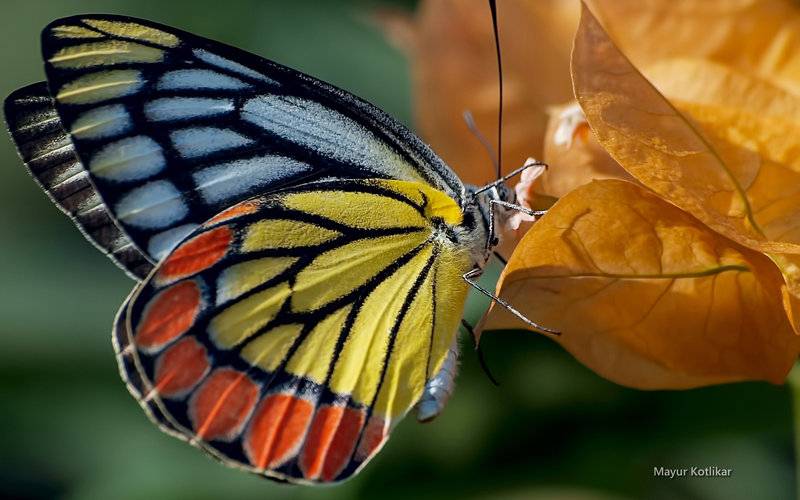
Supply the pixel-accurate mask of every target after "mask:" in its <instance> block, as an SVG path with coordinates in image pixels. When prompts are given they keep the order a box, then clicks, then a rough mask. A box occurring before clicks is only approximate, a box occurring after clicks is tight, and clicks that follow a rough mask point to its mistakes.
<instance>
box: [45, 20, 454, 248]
mask: <svg viewBox="0 0 800 500" xmlns="http://www.w3.org/2000/svg"><path fill="white" fill-rule="evenodd" d="M42 50H43V57H44V59H45V61H46V64H45V69H46V73H47V80H48V85H49V92H50V94H51V95H52V98H53V106H54V109H55V111H56V113H57V115H58V117H59V122H58V124H59V127H60V128H61V129H62V130H63V131H64V133H65V134H66V136H67V137H68V138H69V141H70V142H71V144H72V146H73V151H74V155H73V156H77V158H78V159H79V160H80V162H81V163H82V165H83V166H85V169H84V171H85V172H86V175H87V176H88V179H89V180H90V182H91V184H92V185H93V186H94V188H95V189H96V193H97V194H98V195H99V198H100V199H101V200H102V201H103V203H104V209H105V211H107V212H108V213H109V214H110V215H111V217H112V219H113V221H114V222H115V223H116V225H117V226H118V227H119V228H121V230H122V231H123V233H124V234H125V235H126V236H127V237H128V238H129V239H130V241H132V242H133V244H134V245H135V247H136V248H137V249H138V250H139V251H140V253H141V254H142V255H144V256H145V257H146V258H147V259H148V260H149V261H151V262H157V261H158V260H160V259H161V258H162V257H163V256H164V255H166V254H167V253H168V252H169V251H170V249H171V248H172V247H173V246H174V245H175V244H176V243H177V242H178V241H180V240H181V239H182V238H183V237H185V236H186V235H187V234H189V233H190V232H191V231H193V230H194V229H196V228H197V226H198V225H199V224H200V223H202V222H203V221H205V220H207V219H208V218H210V217H211V216H213V215H214V214H215V213H218V212H220V211H222V210H223V209H225V208H227V207H229V206H231V205H233V204H235V203H237V202H239V201H242V200H245V199H247V198H250V197H252V196H255V195H257V194H260V193H265V192H269V191H271V190H274V189H277V188H280V187H285V186H288V185H294V184H297V183H300V182H308V181H310V180H313V179H319V178H392V179H400V180H407V181H414V182H421V183H424V184H428V185H430V186H432V187H435V188H436V189H438V190H440V191H443V192H445V193H446V194H447V195H449V196H450V197H451V198H453V199H455V200H456V202H457V203H459V204H461V202H462V199H463V198H462V196H463V185H462V184H461V182H460V181H459V180H458V178H457V177H456V176H455V175H454V174H453V172H452V171H451V170H450V169H449V168H448V167H447V166H446V165H444V164H443V163H442V162H441V160H439V159H438V157H437V156H436V155H435V154H434V153H433V152H432V151H431V150H430V149H429V148H428V147H427V146H426V145H424V144H423V143H422V142H421V141H420V140H419V139H418V138H416V137H415V136H414V135H413V134H412V133H411V132H409V131H408V130H407V129H405V128H404V127H403V126H402V125H400V124H398V123H397V122H396V121H394V120H393V119H391V118H390V117H389V116H387V115H386V114H385V113H383V112H381V111H380V110H378V109H376V108H375V107H373V106H371V105H369V104H368V103H366V102H364V101H362V100H360V99H358V98H356V97H354V96H352V95H350V94H348V93H346V92H344V91H342V90H339V89H337V88H335V87H333V86H330V85H328V84H326V83H323V82H320V81H318V80H315V79H313V78H311V77H309V76H306V75H304V74H302V73H299V72H297V71H294V70H292V69H289V68H286V67H284V66H281V65H278V64H276V63H273V62H271V61H267V60H265V59H262V58H260V57H257V56H254V55H252V54H248V53H246V52H243V51H240V50H237V49H235V48H232V47H228V46H225V45H223V44H220V43H216V42H212V41H210V40H206V39H203V38H200V37H197V36H194V35H191V34H189V33H186V32H183V31H180V30H176V29H173V28H169V27H166V26H162V25H159V24H156V23H152V22H149V21H143V20H139V19H132V18H127V17H121V16H106V15H85V16H76V17H70V18H65V19H60V20H58V21H55V22H53V23H52V24H51V25H49V26H48V27H47V28H46V29H45V30H44V32H43V34H42Z"/></svg>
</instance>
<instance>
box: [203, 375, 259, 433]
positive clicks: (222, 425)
mask: <svg viewBox="0 0 800 500" xmlns="http://www.w3.org/2000/svg"><path fill="white" fill-rule="evenodd" d="M257 399H258V386H257V385H256V384H255V382H253V381H252V380H251V379H250V378H249V377H248V376H247V375H245V374H244V373H243V372H240V371H238V370H233V369H231V368H220V369H217V370H214V372H213V373H212V374H211V375H210V376H209V377H208V378H207V379H206V381H205V382H203V385H201V386H200V388H199V389H197V391H196V392H195V393H194V396H192V400H191V401H190V403H189V416H190V418H191V419H192V425H193V427H194V429H195V434H197V437H199V438H200V439H203V440H205V441H211V440H213V439H222V440H225V441H230V440H232V439H233V438H235V437H236V436H238V435H239V433H240V432H241V431H242V427H243V426H244V423H245V421H246V420H247V417H248V416H249V415H250V412H251V411H253V407H255V405H256V400H257Z"/></svg>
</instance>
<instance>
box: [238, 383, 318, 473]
mask: <svg viewBox="0 0 800 500" xmlns="http://www.w3.org/2000/svg"><path fill="white" fill-rule="evenodd" d="M313 411H314V406H313V405H312V404H311V403H310V402H309V401H307V400H305V399H301V398H297V397H294V396H290V395H288V394H276V395H274V396H270V397H268V398H266V399H264V401H262V402H261V404H260V405H259V406H258V409H256V412H255V414H254V415H253V419H252V420H251V423H250V428H249V430H248V431H247V438H246V439H245V442H244V450H245V453H247V458H248V459H249V460H250V463H251V464H253V465H254V466H256V467H258V468H259V469H273V468H275V467H278V466H280V465H281V464H282V463H284V462H285V461H286V460H287V459H289V457H290V456H291V455H293V454H294V452H295V451H297V449H298V448H299V446H300V443H301V441H302V439H303V436H305V433H306V429H307V428H308V423H309V422H310V421H311V414H312V412H313Z"/></svg>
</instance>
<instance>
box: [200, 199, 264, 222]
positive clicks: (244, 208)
mask: <svg viewBox="0 0 800 500" xmlns="http://www.w3.org/2000/svg"><path fill="white" fill-rule="evenodd" d="M259 206H260V204H259V203H258V202H256V201H243V202H241V203H239V204H238V205H234V206H232V207H231V208H229V209H227V210H223V211H222V212H220V213H218V214H217V215H215V216H214V217H212V218H211V219H209V220H208V222H206V224H216V223H217V222H222V221H226V220H229V219H233V218H234V217H239V216H240V215H247V214H252V213H253V212H255V211H256V210H258V208H259Z"/></svg>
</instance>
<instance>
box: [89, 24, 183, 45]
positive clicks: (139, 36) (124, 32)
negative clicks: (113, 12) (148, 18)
mask: <svg viewBox="0 0 800 500" xmlns="http://www.w3.org/2000/svg"><path fill="white" fill-rule="evenodd" d="M83 22H84V23H86V24H88V25H89V26H91V27H92V28H97V29H98V30H100V31H103V32H105V33H108V34H111V35H116V36H120V37H123V38H132V39H134V40H144V41H147V42H150V43H154V44H156V45H162V46H164V47H176V46H178V44H180V43H181V41H180V39H179V38H178V37H177V36H175V35H173V34H172V33H167V32H165V31H161V30H159V29H156V28H152V27H150V26H143V25H141V24H139V23H133V22H128V23H126V22H120V21H107V20H105V19H84V20H83Z"/></svg>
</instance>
